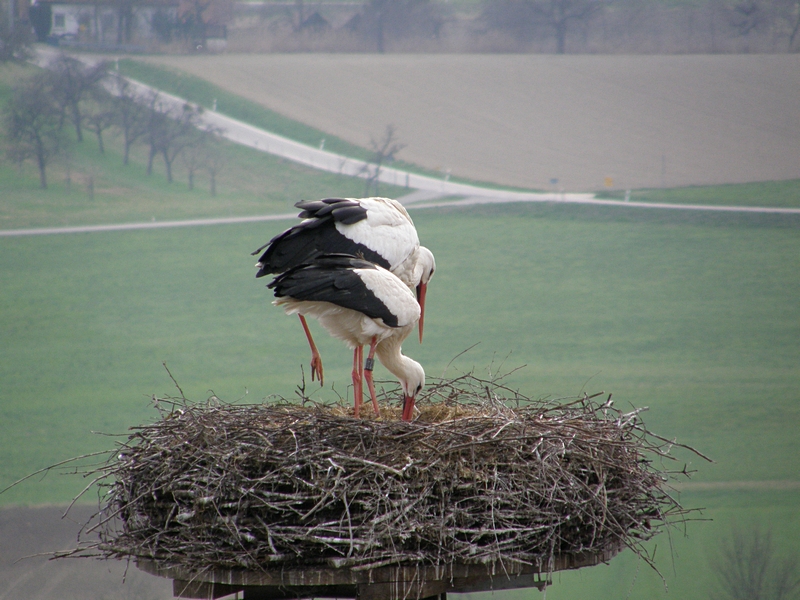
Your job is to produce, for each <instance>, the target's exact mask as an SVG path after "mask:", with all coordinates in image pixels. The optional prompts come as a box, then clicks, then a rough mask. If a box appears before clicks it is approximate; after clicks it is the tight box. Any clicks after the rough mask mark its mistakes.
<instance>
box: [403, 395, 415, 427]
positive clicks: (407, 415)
mask: <svg viewBox="0 0 800 600" xmlns="http://www.w3.org/2000/svg"><path fill="white" fill-rule="evenodd" d="M413 416H414V396H406V395H405V394H404V395H403V421H411V418H412V417H413Z"/></svg>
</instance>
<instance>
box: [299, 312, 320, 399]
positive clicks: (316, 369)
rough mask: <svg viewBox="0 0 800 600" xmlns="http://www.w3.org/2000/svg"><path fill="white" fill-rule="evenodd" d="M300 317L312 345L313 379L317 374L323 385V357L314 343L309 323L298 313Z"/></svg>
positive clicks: (309, 343)
mask: <svg viewBox="0 0 800 600" xmlns="http://www.w3.org/2000/svg"><path fill="white" fill-rule="evenodd" d="M298 316H299V317H300V323H301V324H302V325H303V331H305V332H306V338H308V345H309V346H311V381H314V376H315V375H316V376H317V377H318V378H319V384H320V385H323V383H322V357H321V356H320V355H319V351H318V350H317V346H316V344H315V343H314V339H313V338H312V337H311V330H310V329H309V328H308V323H306V318H305V317H304V316H303V315H298Z"/></svg>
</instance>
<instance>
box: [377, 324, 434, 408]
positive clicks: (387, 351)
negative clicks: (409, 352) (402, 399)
mask: <svg viewBox="0 0 800 600" xmlns="http://www.w3.org/2000/svg"><path fill="white" fill-rule="evenodd" d="M402 341H403V340H401V339H398V337H389V338H387V339H385V340H383V341H382V342H381V343H380V344H378V346H377V348H376V349H375V354H376V356H377V357H378V360H379V361H381V364H382V365H383V366H384V367H386V368H387V369H388V370H389V371H390V372H391V373H392V375H394V376H395V377H397V378H398V379H399V380H400V384H401V385H402V386H403V391H404V392H405V393H406V394H408V395H410V396H416V393H417V388H418V387H421V386H423V385H425V370H424V369H423V368H422V365H421V364H419V363H418V362H417V361H415V360H414V359H412V358H409V357H408V356H405V355H404V354H403V352H402V348H401V347H400V344H401V342H402Z"/></svg>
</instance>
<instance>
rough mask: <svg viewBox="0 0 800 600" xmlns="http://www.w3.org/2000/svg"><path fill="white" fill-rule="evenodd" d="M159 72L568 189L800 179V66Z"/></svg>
mask: <svg viewBox="0 0 800 600" xmlns="http://www.w3.org/2000/svg"><path fill="white" fill-rule="evenodd" d="M148 60H151V61H153V62H158V63H160V64H165V65H170V66H174V67H178V68H181V69H183V70H186V71H188V72H191V73H194V74H196V75H199V76H201V77H205V78H206V79H209V80H211V81H213V82H214V83H217V84H219V85H221V86H223V87H226V88H228V89H231V90H233V91H235V92H237V93H239V94H241V95H243V96H245V97H247V98H249V99H251V100H254V101H256V102H259V103H261V104H263V105H264V106H267V107H269V108H272V109H274V110H276V111H278V112H280V113H282V114H285V115H287V116H289V117H291V118H294V119H297V120H299V121H303V122H305V123H308V124H310V125H313V126H315V127H317V128H319V129H321V130H323V131H326V132H330V133H331V134H334V135H337V136H339V137H341V138H344V139H346V140H348V141H351V142H354V143H356V144H359V145H361V146H368V145H369V141H370V137H379V136H380V135H381V134H382V132H383V131H384V129H385V127H386V125H387V124H389V123H392V124H394V125H396V126H397V128H398V135H399V137H400V138H401V141H402V142H404V143H406V144H407V147H406V148H405V149H404V150H403V151H402V152H401V153H400V158H403V159H404V160H408V161H411V162H414V163H417V164H420V165H423V166H425V167H428V168H431V169H435V168H441V169H450V170H451V172H452V174H454V175H459V176H462V177H468V178H470V179H477V180H482V181H491V182H497V183H501V184H506V185H516V186H523V187H528V188H539V189H547V190H549V189H552V188H553V185H552V184H551V183H550V180H551V179H552V178H558V179H559V183H558V184H557V186H558V187H563V188H565V189H566V190H568V191H594V190H599V189H602V188H603V186H604V179H605V178H606V177H611V178H612V179H613V187H615V188H626V187H631V188H641V187H658V186H662V185H664V186H670V187H671V186H680V185H690V184H714V183H736V182H745V181H763V180H773V179H794V178H800V159H798V157H800V119H798V118H797V115H798V114H800V55H714V56H569V55H568V56H544V55H383V56H376V55H328V54H325V55H303V54H296V55H219V56H205V57H196V56H192V57H158V58H148Z"/></svg>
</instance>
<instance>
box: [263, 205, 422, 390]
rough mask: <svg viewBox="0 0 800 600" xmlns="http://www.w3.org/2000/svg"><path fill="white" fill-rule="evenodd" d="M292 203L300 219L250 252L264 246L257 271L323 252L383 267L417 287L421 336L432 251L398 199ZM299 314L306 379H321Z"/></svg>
mask: <svg viewBox="0 0 800 600" xmlns="http://www.w3.org/2000/svg"><path fill="white" fill-rule="evenodd" d="M295 206H297V207H298V208H300V209H301V210H302V212H301V213H300V217H301V218H303V221H302V222H300V223H298V224H297V225H294V226H293V227H290V228H289V229H287V230H286V231H284V232H282V233H280V234H278V235H277V236H275V237H274V238H272V239H271V240H270V241H269V242H268V243H267V244H265V245H264V246H262V247H261V248H259V249H258V250H256V251H255V252H253V254H258V253H259V252H261V251H262V250H265V249H266V250H265V251H264V252H263V254H262V255H261V257H260V258H259V261H258V263H257V264H256V267H258V269H259V271H258V272H257V273H256V277H262V276H264V275H267V274H279V273H285V272H287V271H288V270H290V269H292V268H295V267H298V266H300V265H302V264H307V263H309V262H310V261H313V260H314V259H315V258H317V257H319V256H324V255H326V254H334V253H344V254H350V255H353V256H358V257H361V258H363V259H365V260H367V261H369V262H372V263H375V264H376V265H378V266H381V267H383V268H385V269H388V270H389V271H391V272H392V273H393V274H394V275H395V276H396V277H397V278H399V280H400V281H401V282H402V283H404V284H405V285H406V286H408V287H409V288H411V289H413V290H414V291H415V292H416V296H417V302H418V304H419V308H420V315H419V319H418V320H417V322H418V324H419V340H420V342H421V341H422V334H423V327H424V317H425V297H426V293H427V285H428V282H429V281H430V280H431V278H432V277H433V273H434V271H435V269H436V262H435V260H434V257H433V253H432V252H431V251H430V250H428V249H427V248H425V247H424V246H420V244H419V237H418V236H417V230H416V228H415V227H414V223H413V221H412V220H411V217H410V216H409V214H408V212H407V211H406V209H405V208H404V207H403V205H402V204H400V203H399V202H397V201H396V200H392V199H390V198H360V199H356V198H326V199H324V200H317V201H302V202H298V203H297V204H295ZM385 297H387V298H388V296H385ZM298 314H299V315H300V321H301V323H302V325H303V329H304V330H305V333H306V337H307V338H308V341H309V345H310V346H311V354H312V358H311V379H312V380H314V378H315V377H318V378H319V381H320V384H322V383H323V369H322V358H321V357H320V355H319V352H318V351H317V349H316V346H315V344H314V340H313V338H312V336H311V332H310V330H309V328H308V324H307V323H306V322H305V319H304V317H303V314H302V313H298Z"/></svg>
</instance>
